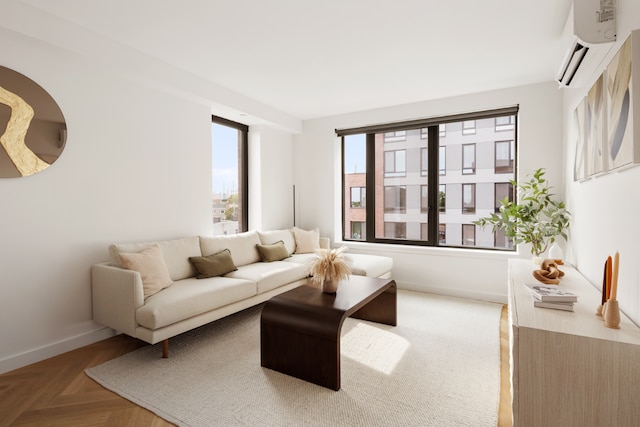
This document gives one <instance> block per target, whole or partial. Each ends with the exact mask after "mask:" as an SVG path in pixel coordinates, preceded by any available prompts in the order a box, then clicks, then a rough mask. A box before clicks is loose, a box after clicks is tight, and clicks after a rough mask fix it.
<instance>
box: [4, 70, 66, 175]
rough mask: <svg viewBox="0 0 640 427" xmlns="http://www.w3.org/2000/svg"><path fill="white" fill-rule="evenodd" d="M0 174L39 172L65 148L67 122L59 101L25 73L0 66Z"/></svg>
mask: <svg viewBox="0 0 640 427" xmlns="http://www.w3.org/2000/svg"><path fill="white" fill-rule="evenodd" d="M0 132H1V134H0V178H19V177H23V176H29V175H33V174H36V173H38V172H42V171H43V170H45V169H47V168H48V167H49V166H50V165H51V164H53V163H54V162H55V161H56V160H57V159H58V157H60V154H61V153H62V151H63V150H64V147H65V144H66V139H67V126H66V122H65V119H64V116H63V114H62V111H61V110H60V107H58V104H57V103H56V102H55V101H54V100H53V98H52V97H51V95H49V94H48V93H47V91H45V90H44V89H43V88H42V87H41V86H39V85H38V84H37V83H35V82H34V81H33V80H31V79H29V78H28V77H26V76H24V75H22V74H20V73H18V72H16V71H13V70H11V69H9V68H6V67H2V66H0Z"/></svg>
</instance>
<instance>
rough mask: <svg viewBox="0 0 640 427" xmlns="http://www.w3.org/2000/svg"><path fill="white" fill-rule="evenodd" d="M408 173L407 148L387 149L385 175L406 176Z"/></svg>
mask: <svg viewBox="0 0 640 427" xmlns="http://www.w3.org/2000/svg"><path fill="white" fill-rule="evenodd" d="M406 173H407V152H406V150H395V151H386V152H385V153H384V176H386V177H394V176H405V175H406Z"/></svg>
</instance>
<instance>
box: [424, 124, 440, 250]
mask: <svg viewBox="0 0 640 427" xmlns="http://www.w3.org/2000/svg"><path fill="white" fill-rule="evenodd" d="M427 141H428V146H427V150H428V152H429V158H428V164H429V173H428V175H427V184H428V185H429V195H428V199H429V213H428V216H427V218H428V221H429V222H428V226H427V229H428V230H429V239H428V240H427V244H428V245H429V246H437V244H438V222H439V221H438V219H439V215H438V212H439V209H438V193H439V189H440V185H439V178H440V167H439V164H438V162H439V161H440V156H439V150H440V131H439V127H438V125H435V126H429V130H428V138H427Z"/></svg>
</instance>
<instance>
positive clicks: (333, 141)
mask: <svg viewBox="0 0 640 427" xmlns="http://www.w3.org/2000/svg"><path fill="white" fill-rule="evenodd" d="M516 104H518V105H519V106H520V112H519V152H518V157H519V162H520V163H519V165H518V172H519V176H524V175H526V174H527V173H529V172H531V171H533V170H534V169H536V168H539V167H544V168H547V175H548V178H549V179H550V182H551V185H553V186H554V187H555V189H556V190H557V191H556V192H557V193H558V194H559V196H560V197H562V189H563V185H562V178H563V174H562V167H563V164H564V162H563V158H562V155H563V151H562V131H563V124H562V93H561V92H560V91H559V90H558V88H557V85H556V84H554V83H544V84H537V85H531V86H525V87H519V88H512V89H506V90H497V91H492V92H486V93H478V94H473V95H467V96H460V97H455V98H448V99H441V100H435V101H428V102H420V103H415V104H408V105H402V106H395V107H388V108H381V109H376V110H371V111H363V112H359V113H353V114H346V115H340V116H334V117H327V118H322V119H317V120H308V121H305V123H304V130H303V133H302V134H300V135H296V136H295V137H294V141H295V143H294V160H295V166H294V174H295V175H294V176H295V182H296V186H297V188H298V193H299V197H298V199H299V207H298V210H297V212H298V215H297V222H298V224H299V225H300V226H301V227H303V228H311V227H316V226H317V227H320V230H321V234H322V235H325V236H331V238H332V241H333V242H334V245H335V244H336V243H337V244H342V242H340V235H341V218H340V215H341V213H340V211H341V204H340V194H341V189H340V186H341V176H340V173H341V172H340V139H339V138H336V136H335V129H337V128H338V129H339V128H351V127H358V126H364V125H369V124H376V123H387V122H394V121H401V120H410V119H417V118H424V117H433V116H442V115H447V114H455V113H463V112H470V111H479V110H487V109H493V108H499V107H505V106H512V105H516ZM345 244H346V245H347V246H349V247H350V250H351V251H352V252H354V253H356V252H359V253H373V254H375V253H378V254H385V255H389V256H391V257H393V259H394V268H393V277H394V279H396V281H397V282H398V286H400V287H402V288H407V289H413V290H418V291H428V292H436V293H441V294H448V295H455V296H464V297H469V298H478V299H484V300H489V301H499V302H506V295H507V285H506V283H507V278H506V260H507V258H508V257H513V256H518V254H514V253H508V254H504V253H497V252H492V251H478V250H463V249H446V248H437V249H436V248H424V247H419V248H418V247H408V246H402V245H393V246H391V245H372V244H366V243H345ZM520 252H521V255H522V256H529V251H528V248H521V251H520Z"/></svg>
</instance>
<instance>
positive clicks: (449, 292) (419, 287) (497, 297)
mask: <svg viewBox="0 0 640 427" xmlns="http://www.w3.org/2000/svg"><path fill="white" fill-rule="evenodd" d="M397 286H398V289H406V290H408V291H415V292H426V293H431V294H436V295H446V296H450V297H457V298H466V299H473V300H478V301H487V302H494V303H498V304H506V303H507V296H506V295H501V294H492V293H487V292H475V291H471V290H468V289H453V288H447V287H444V286H441V287H440V286H429V285H425V284H424V283H419V284H418V283H406V282H402V283H397Z"/></svg>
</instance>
